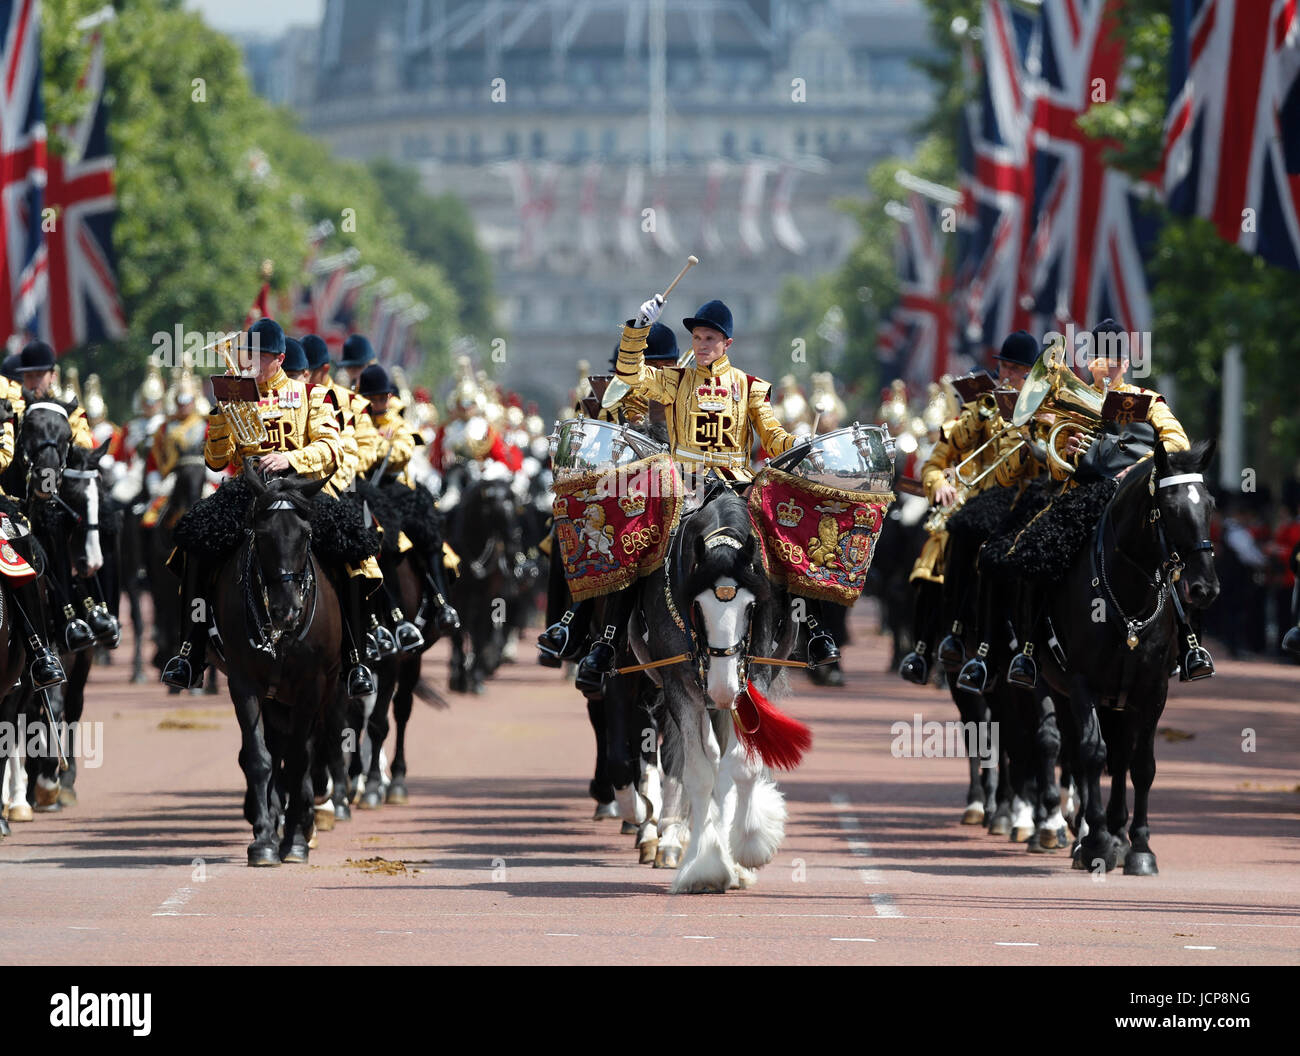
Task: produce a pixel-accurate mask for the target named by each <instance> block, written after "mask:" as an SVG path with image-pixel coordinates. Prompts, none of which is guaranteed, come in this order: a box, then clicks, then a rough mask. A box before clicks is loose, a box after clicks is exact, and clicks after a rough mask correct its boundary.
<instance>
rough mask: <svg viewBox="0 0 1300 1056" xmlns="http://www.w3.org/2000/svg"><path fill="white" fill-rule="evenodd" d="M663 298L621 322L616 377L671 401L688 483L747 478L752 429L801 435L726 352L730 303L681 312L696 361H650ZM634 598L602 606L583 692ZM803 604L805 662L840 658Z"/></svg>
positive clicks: (775, 445) (597, 674) (778, 442)
mask: <svg viewBox="0 0 1300 1056" xmlns="http://www.w3.org/2000/svg"><path fill="white" fill-rule="evenodd" d="M663 306H664V302H663V297H662V295H658V294H657V295H655V296H654V297H652V298H650V300H648V301H646V302H645V303H643V304H642V305H641V308H640V311H639V312H638V314H637V317H636V319H635V320H628V322H627V323H626V325H625V326H624V327H623V338H622V341H621V342H620V344H619V355H618V367H617V371H616V374H617V377H618V379H619V380H620V381H622V382H623V383H624V384H626V385H627V386H628V388H629V389H630V390H631V392H632V393H635V394H637V395H640V396H643V397H645V398H646V399H648V400H651V401H654V402H655V403H662V404H667V405H669V407H668V413H667V414H666V422H665V424H666V426H667V429H668V443H669V446H670V448H671V454H672V458H673V461H674V462H675V463H676V464H677V466H678V468H679V469H680V471H681V473H682V476H683V478H684V480H685V482H686V485H687V488H688V489H691V488H695V487H698V486H700V485H702V484H703V483H704V481H705V480H706V478H707V477H708V475H709V473H710V472H712V473H715V474H717V475H718V476H720V477H721V478H722V479H724V480H727V481H731V482H733V483H741V484H747V483H748V482H749V481H751V480H752V479H753V472H752V471H751V468H750V453H751V449H752V447H753V443H754V438H755V437H757V439H758V442H759V444H760V445H761V447H762V450H763V451H764V452H765V453H766V454H767V455H769V456H771V455H778V454H781V453H782V452H785V451H788V450H789V449H790V448H791V447H793V446H794V445H795V444H796V443H797V442H798V438H797V437H795V436H794V435H793V434H792V433H789V432H787V431H786V430H785V429H783V428H782V427H781V423H780V422H778V421H777V419H776V414H775V413H774V412H773V410H772V405H771V384H770V383H769V382H767V381H764V380H763V379H762V378H758V377H755V376H754V375H752V374H745V373H744V372H743V371H741V370H738V369H737V368H736V367H733V366H732V365H731V361H730V360H729V359H728V358H727V352H728V350H729V349H730V348H731V344H732V340H733V338H732V325H733V320H732V315H731V309H729V308H728V307H727V306H726V305H725V304H723V303H722V301H719V300H713V301H708V302H707V303H705V304H704V305H702V306H701V307H700V309H699V310H698V311H697V312H696V314H695V315H694V316H691V317H690V318H687V319H683V320H682V325H683V326H684V327H686V329H687V330H689V331H690V333H691V349H692V351H693V352H694V354H695V365H694V366H688V367H651V366H648V365H647V364H646V362H645V348H646V339H647V338H648V336H649V333H650V327H651V326H652V325H653V324H654V323H655V322H657V321H658V319H659V316H660V315H661V314H662V312H663ZM633 600H634V599H633V598H631V597H629V598H627V599H624V600H621V602H620V603H619V604H616V605H613V606H610V607H608V608H607V611H606V615H605V620H606V625H605V629H604V632H603V634H602V636H601V638H600V640H598V641H597V642H596V644H595V645H594V646H593V647H592V649H591V651H590V652H589V653H588V654H587V656H586V657H585V658H584V659H583V661H582V663H581V664H579V665H578V673H577V679H576V684H577V685H578V687H579V688H580V689H582V690H583V692H586V693H592V692H599V687H600V685H601V684H602V681H603V678H604V676H605V675H607V674H608V673H609V672H610V671H611V670H613V666H614V657H615V652H616V650H615V642H616V638H617V635H618V633H619V631H620V629H621V626H622V625H623V624H624V623H626V613H625V611H624V610H626V609H627V608H628V607H629V606H630V605H631V604H632V601H633ZM805 611H806V613H807V617H806V619H807V623H808V627H809V640H808V663H809V665H810V666H820V665H821V664H827V663H831V662H833V661H835V660H837V659H838V658H839V650H838V649H837V647H836V645H835V640H834V639H833V638H832V637H831V635H830V634H829V633H828V632H827V631H826V630H825V629H824V628H822V626H821V621H820V619H819V616H820V605H819V604H818V603H817V602H815V601H813V600H811V599H808V600H807V601H806V604H805Z"/></svg>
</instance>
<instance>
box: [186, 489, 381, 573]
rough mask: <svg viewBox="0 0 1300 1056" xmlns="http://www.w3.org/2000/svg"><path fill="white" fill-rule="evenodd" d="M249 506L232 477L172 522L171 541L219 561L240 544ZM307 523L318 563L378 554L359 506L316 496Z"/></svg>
mask: <svg viewBox="0 0 1300 1056" xmlns="http://www.w3.org/2000/svg"><path fill="white" fill-rule="evenodd" d="M252 507H253V489H252V488H250V487H249V486H248V483H247V482H246V481H245V480H244V478H243V477H232V478H231V479H230V480H227V481H226V482H225V483H224V484H222V485H221V487H219V488H218V489H217V490H216V492H214V493H213V494H212V495H209V496H208V497H207V498H206V499H201V500H199V501H198V502H196V503H195V504H194V505H193V506H192V507H190V510H189V512H188V513H186V514H185V516H183V517H182V518H181V519H180V520H179V521H177V522H176V534H175V536H174V540H175V543H176V545H177V546H178V547H180V549H181V550H183V551H185V553H187V554H193V555H194V556H196V557H200V558H202V559H204V560H205V561H220V560H224V559H225V558H227V557H229V556H230V555H231V554H233V553H234V552H235V551H236V550H237V549H238V548H239V544H240V543H241V542H243V540H244V529H245V527H247V526H248V518H249V513H250V512H251V510H252ZM310 523H311V535H312V549H313V550H314V551H315V553H316V556H317V557H318V558H320V559H321V560H322V561H325V562H327V563H335V562H339V563H343V564H353V565H355V564H358V563H359V562H361V561H362V560H364V559H365V558H367V557H371V556H373V555H375V554H378V553H379V533H378V532H376V531H375V530H374V529H373V528H367V527H366V525H365V523H364V522H363V520H362V518H361V506H360V504H353V503H347V502H340V501H339V500H338V499H334V498H331V497H330V496H328V495H321V494H318V495H317V496H316V497H315V498H314V499H313V500H312V504H311V522H310Z"/></svg>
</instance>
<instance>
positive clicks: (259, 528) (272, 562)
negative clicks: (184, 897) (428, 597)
mask: <svg viewBox="0 0 1300 1056" xmlns="http://www.w3.org/2000/svg"><path fill="white" fill-rule="evenodd" d="M244 479H245V480H246V481H247V482H248V485H249V487H250V488H251V489H252V491H253V494H254V495H255V499H254V502H253V505H252V508H251V510H250V511H249V514H248V520H247V522H246V527H245V532H246V535H247V538H246V539H245V541H244V543H243V544H242V545H241V546H240V547H239V548H238V550H237V551H236V552H235V554H234V555H232V556H231V557H230V558H228V559H227V560H226V561H225V562H224V563H223V565H222V567H221V570H220V573H219V575H218V577H217V586H216V591H215V596H214V598H213V607H214V612H215V617H216V628H217V631H218V633H219V634H220V637H221V642H222V649H223V651H224V656H223V657H222V658H221V659H220V662H219V664H218V666H219V667H220V668H221V669H222V670H223V671H224V672H225V673H226V677H227V680H228V682H229V686H230V699H231V700H232V701H233V702H234V705H235V715H236V717H237V718H238V720H239V729H240V734H241V738H242V744H243V747H242V748H241V750H240V753H239V764H240V766H241V767H242V769H243V771H244V776H245V778H246V780H247V784H248V790H247V793H246V795H245V798H244V817H245V818H246V819H247V821H248V822H249V824H251V825H252V826H253V842H252V844H251V845H250V846H249V848H248V864H249V865H255V866H263V865H279V864H280V862H282V861H284V862H305V861H307V857H308V841H309V840H310V839H311V835H312V821H313V797H312V782H311V750H312V739H313V736H314V734H315V732H316V727H317V725H318V724H319V723H320V721H321V716H322V714H323V712H324V709H325V706H326V703H327V702H328V701H330V700H332V699H333V698H334V695H335V693H336V692H337V686H338V676H339V666H340V663H341V655H342V614H341V610H340V607H339V600H338V595H337V593H336V592H335V590H334V587H333V585H332V584H331V583H330V580H329V577H328V576H327V575H325V573H324V571H323V570H322V568H321V566H320V564H319V562H318V561H317V559H316V557H315V556H314V555H313V553H312V548H311V538H312V536H311V527H310V518H311V502H312V499H313V498H314V497H315V496H316V495H317V493H319V491H320V490H321V488H322V487H323V486H324V485H325V483H326V482H325V480H316V481H306V480H303V479H302V478H300V477H296V476H294V477H281V478H276V479H273V480H270V481H265V482H264V481H263V480H262V479H261V477H260V476H259V475H258V473H257V471H256V470H255V469H253V468H247V469H246V470H245V473H244ZM264 731H265V732H264ZM280 787H283V788H284V789H285V790H286V797H285V799H286V801H285V803H284V805H283V813H284V835H283V839H282V840H281V841H280V843H279V846H278V848H277V845H276V824H277V820H278V818H279V815H280V812H281V802H280V791H279V789H280Z"/></svg>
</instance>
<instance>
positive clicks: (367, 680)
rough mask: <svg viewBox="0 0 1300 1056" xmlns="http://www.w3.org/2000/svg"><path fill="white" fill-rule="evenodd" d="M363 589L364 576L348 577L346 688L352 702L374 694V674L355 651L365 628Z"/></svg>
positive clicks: (364, 584)
mask: <svg viewBox="0 0 1300 1056" xmlns="http://www.w3.org/2000/svg"><path fill="white" fill-rule="evenodd" d="M365 587H366V579H365V577H364V576H348V582H347V588H346V589H347V599H348V604H347V609H346V611H345V613H344V618H345V621H344V622H345V624H346V628H345V629H346V630H347V634H348V638H349V639H350V640H351V642H352V648H351V649H350V650H349V651H348V664H349V665H350V667H349V668H348V674H347V688H348V696H349V697H350V698H351V699H353V700H361V699H363V698H365V697H368V696H370V694H371V693H373V692H375V676H374V673H373V672H372V671H371V670H370V668H368V667H367V666H366V665H365V664H364V663H362V661H361V653H360V650H358V649H357V642H358V641H359V640H360V639H361V638H362V636H363V634H364V632H363V630H362V628H364V627H365V623H364V622H363V619H362V613H363V612H364V611H365V597H364V595H365ZM372 618H373V617H372Z"/></svg>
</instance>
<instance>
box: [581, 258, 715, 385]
mask: <svg viewBox="0 0 1300 1056" xmlns="http://www.w3.org/2000/svg"><path fill="white" fill-rule="evenodd" d="M699 262H700V258H699V257H697V256H696V255H695V254H694V253H692V254H691V255H690V256H689V257H687V258H686V266H685V267H684V268H682V270H681V271H679V272H678V273H677V278H675V279H673V281H672V282H670V283H669V284H668V289H666V290H664V292H663V293H661V294H660V295H659V303H660V304H663V303H664V301H666V300H668V295H669V294H670V293H672V292H673V289H674V288H675V287H676V286H677V284H678V283H679V282H681V281H682V276H683V275H685V274H686V273H687V272H688V271H690V270H691V268H693V267H695V265H696V264H698V263H699ZM631 391H632V390H631V386H630V385H628V383H627V382H626V381H623V380H621V379H620V378H614V379H613V380H611V381H610V383H609V385H608V386H606V388H605V395H604V396H602V397H601V400H600V406H601V408H602V409H603V410H609V409H610V408H611V407H613V406H615V405H616V404H617V403H618V402H619V401H620V400H622V399H623V397H624V396H626V395H627V394H628V393H629V392H631Z"/></svg>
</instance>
